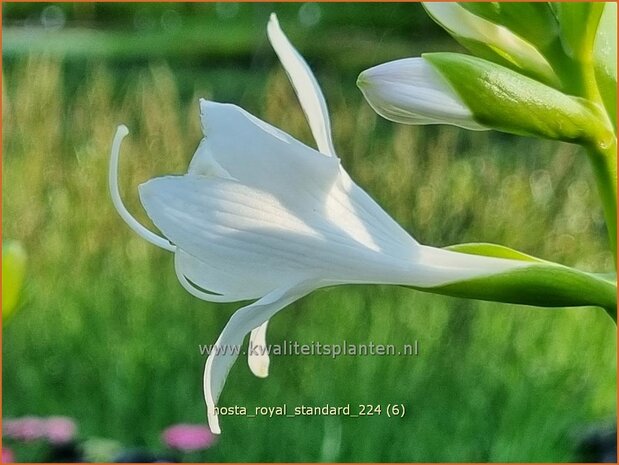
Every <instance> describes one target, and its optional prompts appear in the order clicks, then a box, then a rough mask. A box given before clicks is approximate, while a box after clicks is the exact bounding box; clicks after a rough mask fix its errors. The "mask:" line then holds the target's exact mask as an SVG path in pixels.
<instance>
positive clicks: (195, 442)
mask: <svg viewBox="0 0 619 465" xmlns="http://www.w3.org/2000/svg"><path fill="white" fill-rule="evenodd" d="M162 439H163V442H165V443H166V445H167V446H168V447H170V448H172V449H177V450H181V451H185V452H190V451H195V450H203V449H208V448H209V447H211V446H212V445H213V443H214V442H215V436H214V435H213V434H212V433H211V431H210V430H209V429H208V427H206V426H203V425H189V424H178V425H174V426H170V427H169V428H167V429H166V430H164V432H163V434H162Z"/></svg>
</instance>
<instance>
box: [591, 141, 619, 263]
mask: <svg viewBox="0 0 619 465" xmlns="http://www.w3.org/2000/svg"><path fill="white" fill-rule="evenodd" d="M589 154H590V157H589V159H590V160H591V165H592V167H593V173H594V175H595V180H596V182H597V187H598V193H599V195H600V199H601V200H602V207H603V209H604V217H605V219H606V228H607V230H608V239H609V242H610V247H611V251H612V253H613V257H614V259H615V268H616V266H617V139H616V138H615V137H613V140H612V141H610V142H606V143H600V144H598V145H597V146H595V147H591V148H590V149H589Z"/></svg>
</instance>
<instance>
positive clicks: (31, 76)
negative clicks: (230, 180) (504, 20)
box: [2, 3, 616, 462]
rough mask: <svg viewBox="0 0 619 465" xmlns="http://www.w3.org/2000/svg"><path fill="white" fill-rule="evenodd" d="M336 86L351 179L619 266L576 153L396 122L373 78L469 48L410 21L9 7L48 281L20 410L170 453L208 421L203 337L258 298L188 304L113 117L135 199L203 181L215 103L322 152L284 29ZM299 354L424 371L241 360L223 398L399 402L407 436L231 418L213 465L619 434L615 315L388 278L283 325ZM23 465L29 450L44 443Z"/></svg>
mask: <svg viewBox="0 0 619 465" xmlns="http://www.w3.org/2000/svg"><path fill="white" fill-rule="evenodd" d="M271 11H275V12H277V13H278V15H279V16H280V22H281V24H282V27H283V28H284V30H285V31H286V32H287V33H288V34H289V36H290V38H291V40H292V41H293V42H294V43H295V45H296V46H297V47H298V49H299V50H300V51H301V53H302V54H303V55H304V56H305V57H306V58H307V59H308V61H309V62H310V64H311V65H312V67H313V68H314V69H315V71H316V73H317V76H318V79H319V81H320V82H321V84H322V85H323V89H324V92H325V94H326V97H327V101H328V103H329V107H330V111H331V115H332V121H333V128H334V137H335V143H336V147H337V149H338V151H339V154H340V156H341V158H342V160H343V164H344V166H345V167H346V169H347V170H348V171H349V173H350V174H351V176H352V177H353V178H354V179H355V180H356V181H357V182H358V183H359V184H360V185H361V186H362V187H364V188H365V189H366V190H367V191H368V192H369V193H370V194H371V195H372V196H373V197H374V198H375V199H376V200H377V201H378V202H379V203H380V204H381V205H382V206H383V207H384V208H385V209H386V210H387V211H388V212H389V213H391V214H392V215H393V216H394V217H395V218H396V219H397V220H398V221H399V222H400V223H401V224H402V225H403V226H404V227H405V228H406V229H407V230H408V231H410V232H411V233H412V234H413V235H414V236H415V237H416V238H417V239H418V240H419V241H420V242H422V243H426V244H431V245H435V246H443V245H449V244H453V243H458V242H469V241H488V242H498V243H503V244H505V245H507V246H510V247H514V248H517V249H520V250H522V251H524V252H526V253H530V254H533V255H536V256H540V257H542V258H547V259H550V260H553V261H558V262H562V263H565V264H568V265H571V266H576V267H580V268H582V269H585V270H590V271H610V270H611V269H612V257H611V255H610V253H609V252H608V250H607V244H606V240H605V232H604V222H603V217H602V212H601V209H600V207H599V205H598V202H597V197H596V192H595V186H594V184H593V180H592V177H591V173H590V172H589V168H588V165H587V163H586V160H585V158H584V156H583V153H581V151H580V149H579V148H577V147H575V146H570V145H566V144H559V143H552V142H547V141H538V140H534V139H527V138H523V137H515V136H509V135H505V134H498V133H493V132H467V131H464V130H460V129H457V128H453V127H445V126H434V127H407V126H401V125H396V124H393V123H389V122H387V121H384V120H382V119H380V118H379V117H377V116H376V115H375V114H374V112H373V111H372V110H371V109H370V108H369V107H368V106H367V104H366V103H365V102H364V101H363V98H362V96H361V93H360V92H358V91H357V89H356V87H355V79H356V76H357V74H358V73H359V72H360V71H362V70H363V69H365V68H367V67H369V66H372V65H374V64H378V63H380V62H384V61H386V60H390V59H395V58H402V57H406V56H412V55H417V54H419V53H420V52H422V51H436V50H459V47H458V46H457V44H455V42H453V41H451V40H450V39H449V38H448V37H447V35H446V34H445V33H444V32H443V31H441V30H440V29H439V28H438V27H436V26H435V25H434V24H433V23H432V22H431V20H429V19H428V18H427V16H426V15H425V13H424V12H423V10H422V8H421V7H420V6H419V5H415V4H357V5H355V4H313V3H305V4H303V3H298V4H279V3H277V4H229V3H225V4H224V3H219V4H217V3H215V4H199V3H192V4H166V3H157V4H120V3H118V4H85V3H80V4H24V3H4V4H3V27H4V29H3V50H2V52H3V70H2V73H3V87H2V97H3V108H2V112H3V136H4V137H3V146H2V153H3V160H2V168H3V184H2V186H3V187H2V208H3V218H2V226H3V234H4V238H6V239H15V240H19V241H21V243H22V245H23V247H24V248H25V250H26V251H27V253H28V274H27V276H26V287H25V289H24V292H23V298H22V302H21V309H20V312H19V313H18V314H16V315H14V317H13V318H12V321H11V324H10V325H9V326H7V327H5V328H4V329H3V364H2V371H3V373H2V374H3V396H2V397H3V398H2V402H3V416H4V417H5V418H10V417H16V416H20V415H27V414H35V415H69V416H72V417H74V418H75V419H76V420H77V421H78V423H79V426H80V434H81V435H82V436H83V437H91V436H98V437H108V438H113V439H117V440H120V441H121V442H122V443H123V444H127V445H133V446H144V447H149V448H152V449H157V448H158V447H161V446H160V443H159V435H160V432H161V430H162V429H163V428H165V427H166V426H168V425H170V424H172V423H176V422H203V421H204V420H205V417H204V415H205V414H204V406H203V400H202V383H201V377H202V369H203V364H204V357H203V356H201V355H200V352H199V350H198V345H199V344H209V343H212V342H213V341H215V339H216V337H217V335H218V334H219V332H220V330H221V328H222V327H223V325H224V324H225V322H226V321H227V319H228V318H229V316H230V315H231V313H232V312H233V311H234V309H236V308H237V307H238V304H230V305H213V304H208V303H205V302H201V301H199V300H197V299H195V298H193V297H191V296H189V295H188V294H187V293H186V292H184V291H183V290H182V289H181V287H180V285H179V284H178V283H177V281H176V278H175V276H174V272H173V268H172V257H171V255H170V254H168V253H166V252H164V251H161V250H159V249H156V248H155V247H153V246H151V245H149V244H147V243H146V242H144V241H143V240H142V239H140V238H139V237H137V236H136V235H135V234H133V233H132V232H131V231H130V230H129V229H128V228H127V227H126V226H125V225H124V224H123V223H122V221H121V220H120V218H119V217H118V215H117V214H116V213H115V211H114V209H113V207H112V204H111V201H110V199H109V195H108V191H107V181H106V171H107V163H108V152H109V148H110V144H111V138H112V135H113V131H114V129H115V127H116V125H117V124H119V123H121V122H122V123H125V124H127V125H128V126H129V128H130V130H131V131H132V132H131V135H130V136H129V138H128V139H127V141H126V142H125V145H124V153H125V159H124V161H123V166H122V168H121V169H122V184H123V191H124V193H125V194H124V196H125V198H126V202H127V204H128V205H129V208H130V209H131V211H132V212H134V214H135V215H136V216H137V217H138V218H140V219H141V220H142V221H143V222H145V223H147V224H150V223H148V220H147V217H146V215H145V214H144V212H143V211H142V209H141V207H140V205H139V201H138V198H137V195H136V194H137V193H136V187H137V185H138V184H139V183H141V182H144V181H145V180H147V179H149V178H152V177H154V176H157V175H162V174H169V173H182V172H183V171H185V170H186V167H187V164H188V162H189V160H190V157H191V155H192V153H193V151H194V150H195V148H196V146H197V143H198V141H199V139H200V137H201V135H200V130H199V119H198V106H197V99H198V97H207V98H212V99H215V100H218V101H230V102H234V103H236V104H239V105H241V106H243V107H244V108H246V109H247V110H248V111H250V112H252V113H254V114H256V115H258V116H260V117H262V118H263V119H265V120H266V121H268V122H270V123H272V124H274V125H276V126H278V127H280V128H282V129H284V130H285V131H287V132H289V133H291V134H293V135H295V136H296V137H298V138H300V139H301V140H303V141H305V142H307V143H309V144H310V145H313V143H312V141H311V137H310V133H309V130H308V127H307V124H306V123H305V121H304V118H303V115H302V113H301V110H300V108H299V106H298V104H297V101H296V98H295V96H294V93H293V91H292V89H291V87H290V85H289V84H288V82H287V80H286V77H285V75H284V73H283V71H282V69H281V67H280V66H279V65H278V64H277V61H276V59H275V55H274V53H273V52H272V51H271V49H270V47H269V45H268V42H267V40H266V34H265V26H266V22H267V18H268V14H269V13H270V12H271ZM269 340H270V342H272V343H278V342H279V343H281V342H282V341H284V340H296V341H299V342H300V343H304V342H307V343H309V342H311V341H320V342H322V343H337V342H340V341H342V340H347V341H349V342H351V343H368V342H369V341H373V342H374V343H383V344H387V343H393V344H396V345H400V344H408V343H411V341H414V340H418V341H419V345H420V351H421V352H420V355H419V356H418V357H397V356H394V357H341V358H338V359H335V360H333V359H330V358H323V357H294V358H293V357H274V360H273V363H272V369H271V374H270V377H269V378H268V379H267V380H261V379H257V378H255V377H253V376H252V375H251V373H250V372H249V370H248V368H247V365H246V362H245V361H244V360H242V359H240V360H239V362H238V363H237V364H236V365H235V367H234V368H233V370H232V373H231V374H230V377H229V379H228V384H227V387H226V389H225V391H224V394H223V397H222V399H221V404H222V405H229V406H231V405H241V406H247V407H250V408H252V407H254V406H265V405H266V406H274V405H280V404H283V403H287V404H288V405H289V406H290V407H294V406H296V405H316V406H320V405H324V404H327V403H328V404H331V405H343V404H346V403H351V404H353V405H355V404H358V403H369V404H383V405H385V404H387V403H402V404H404V405H405V406H406V407H407V412H408V413H407V415H406V416H405V417H404V418H403V419H392V418H391V419H390V418H387V417H386V416H384V415H383V416H378V417H366V418H341V417H327V418H324V417H298V418H295V419H290V418H272V419H269V418H260V417H258V418H253V419H248V418H243V417H224V418H223V420H222V426H223V432H224V433H223V435H222V436H221V438H220V441H219V442H218V444H217V445H216V446H215V447H213V448H212V449H210V450H209V452H208V454H209V455H208V460H213V461H239V462H240V461H266V462H268V461H321V460H326V461H349V462H351V461H478V462H481V461H540V462H543V461H570V460H582V457H581V456H580V455H578V450H577V448H578V443H579V440H580V438H581V437H582V436H583V435H584V434H585V432H586V430H587V429H588V428H590V427H591V426H592V425H594V426H595V425H597V424H603V423H604V422H607V421H612V419H613V418H615V417H616V369H615V367H616V333H615V327H614V325H612V323H611V322H610V320H609V319H608V317H607V316H606V315H605V314H604V312H603V311H602V310H600V309H595V308H581V309H569V310H567V309H559V310H544V309H536V308H528V307H518V306H510V305H500V304H491V303H481V302H473V301H465V300H459V299H454V298H448V297H441V296H433V295H426V294H422V293H419V292H415V291H411V290H407V289H399V288H393V287H383V286H374V287H370V286H347V287H340V288H334V289H328V290H321V291H318V292H315V293H313V294H312V295H310V296H308V297H306V298H305V299H303V300H302V301H300V302H298V303H296V304H294V305H292V306H291V307H290V308H288V309H286V310H285V311H284V312H282V313H281V314H279V315H278V316H277V317H276V318H275V319H274V320H273V321H272V324H271V326H270V334H269ZM16 453H17V459H18V460H29V459H33V457H32V455H29V454H31V453H30V452H29V451H28V449H27V448H25V449H23V450H17V451H16Z"/></svg>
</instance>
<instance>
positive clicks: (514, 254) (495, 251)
mask: <svg viewBox="0 0 619 465" xmlns="http://www.w3.org/2000/svg"><path fill="white" fill-rule="evenodd" d="M445 249H447V250H453V251H454V252H462V253H468V254H471V255H483V256H484V257H495V258H509V259H511V260H521V261H525V262H539V263H544V260H542V259H540V258H536V257H533V256H531V255H527V254H525V253H522V252H519V251H518V250H514V249H510V248H509V247H505V246H504V245H499V244H491V243H488V242H474V243H470V244H455V245H450V246H448V247H445Z"/></svg>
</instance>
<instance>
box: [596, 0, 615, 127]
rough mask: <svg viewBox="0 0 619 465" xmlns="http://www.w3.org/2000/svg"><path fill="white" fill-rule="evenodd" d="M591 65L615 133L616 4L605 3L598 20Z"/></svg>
mask: <svg viewBox="0 0 619 465" xmlns="http://www.w3.org/2000/svg"><path fill="white" fill-rule="evenodd" d="M593 63H594V66H595V78H596V81H597V85H598V89H599V90H600V94H601V96H602V100H603V101H604V106H605V107H606V112H607V113H608V116H609V117H610V118H611V120H612V122H613V125H614V127H615V133H616V132H617V4H616V3H606V4H605V7H604V12H603V13H602V17H601V18H600V23H599V26H598V30H597V34H596V37H595V44H594V47H593Z"/></svg>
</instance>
